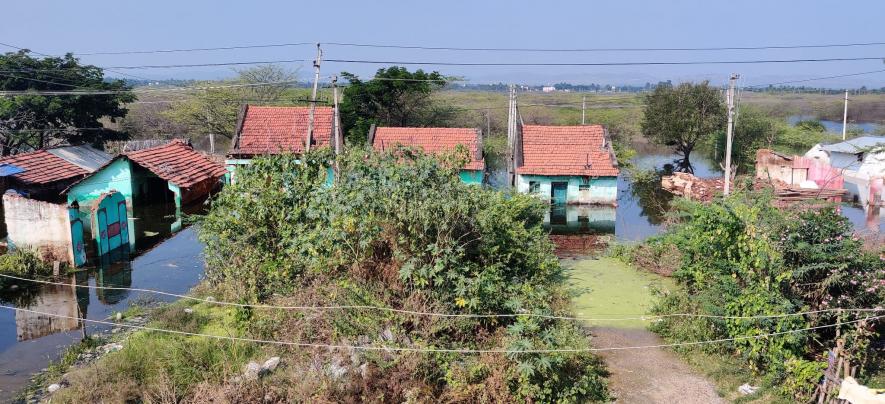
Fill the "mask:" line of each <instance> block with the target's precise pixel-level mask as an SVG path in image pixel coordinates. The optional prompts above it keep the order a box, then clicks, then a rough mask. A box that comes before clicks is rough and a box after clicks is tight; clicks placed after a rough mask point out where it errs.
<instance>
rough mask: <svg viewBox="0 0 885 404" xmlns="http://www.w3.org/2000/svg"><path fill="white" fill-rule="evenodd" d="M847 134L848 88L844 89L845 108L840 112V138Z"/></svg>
mask: <svg viewBox="0 0 885 404" xmlns="http://www.w3.org/2000/svg"><path fill="white" fill-rule="evenodd" d="M847 134H848V90H845V110H844V112H842V140H845V136H846V135H847Z"/></svg>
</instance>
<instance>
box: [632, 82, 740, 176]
mask: <svg viewBox="0 0 885 404" xmlns="http://www.w3.org/2000/svg"><path fill="white" fill-rule="evenodd" d="M724 123H725V104H724V103H723V102H722V97H721V96H720V94H719V90H718V89H717V88H714V87H711V86H710V85H709V83H707V82H703V83H699V84H692V83H682V84H680V85H678V86H676V87H673V86H669V85H661V86H658V87H656V88H655V91H654V92H652V93H651V94H649V95H648V96H647V97H646V105H645V113H644V115H643V118H642V133H643V134H644V135H645V137H646V138H648V139H649V140H650V141H651V142H653V143H656V144H660V145H664V146H670V147H673V148H674V149H675V151H676V153H678V154H679V155H681V156H682V159H681V160H679V161H678V165H679V167H678V168H679V169H680V170H682V171H687V172H693V171H694V170H693V169H692V167H691V162H690V160H689V157H690V156H691V152H692V151H693V150H694V148H695V146H696V145H697V144H699V143H703V142H704V141H706V140H707V139H708V138H709V137H710V136H712V135H713V133H714V132H716V131H717V130H720V129H721V128H722V127H723V126H724Z"/></svg>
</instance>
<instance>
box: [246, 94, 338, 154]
mask: <svg viewBox="0 0 885 404" xmlns="http://www.w3.org/2000/svg"><path fill="white" fill-rule="evenodd" d="M309 115H310V108H309V107H267V106H255V105H247V106H246V111H245V113H244V114H243V120H242V123H241V128H240V129H239V132H238V133H237V137H236V139H235V141H234V145H233V148H232V149H231V154H235V155H236V154H239V155H261V154H279V153H284V152H291V153H301V152H303V151H304V141H305V140H306V139H307V124H308V121H309ZM332 119H333V112H332V108H330V107H317V108H316V110H315V111H314V129H313V141H314V144H313V146H312V147H322V146H327V145H329V144H330V142H331V139H332Z"/></svg>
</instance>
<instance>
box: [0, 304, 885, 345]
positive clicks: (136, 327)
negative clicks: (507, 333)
mask: <svg viewBox="0 0 885 404" xmlns="http://www.w3.org/2000/svg"><path fill="white" fill-rule="evenodd" d="M0 308H4V309H7V310H16V311H22V312H26V313H32V314H38V315H42V316H49V317H55V318H63V319H69V320H77V321H83V322H84V323H93V324H102V325H109V326H114V327H123V328H129V329H134V330H142V331H152V332H160V333H166V334H177V335H186V336H194V337H204V338H213V339H220V340H228V341H237V342H250V343H259V344H272V345H286V346H296V347H301V348H324V349H352V350H361V351H388V352H416V353H461V354H480V353H500V354H538V353H578V352H603V351H623V350H634V349H654V348H672V347H678V346H693V345H706V344H715V343H722V342H734V341H741V340H748V339H759V338H766V337H773V336H778V335H786V334H794V333H799V332H805V331H814V330H820V329H826V328H834V327H839V326H843V325H849V324H856V323H860V322H864V321H867V320H877V319H879V318H882V317H885V316H873V317H865V318H862V319H858V320H852V321H844V322H843V321H840V322H836V323H833V324H825V325H819V326H814V327H806V328H801V329H794V330H786V331H779V332H773V333H765V334H756V335H744V336H738V337H731V338H721V339H715V340H703V341H691V342H674V343H669V344H657V345H634V346H619V347H603V348H561V349H470V348H409V347H395V346H394V347H392V346H383V345H382V346H378V345H374V346H372V345H345V344H324V343H312V342H297V341H277V340H265V339H257V338H244V337H234V336H230V335H213V334H202V333H194V332H187V331H178V330H169V329H165V328H158V327H148V326H141V325H134V324H125V323H115V322H111V321H102V320H92V319H87V318H80V317H74V316H66V315H62V314H57V313H47V312H42V311H37V310H31V309H20V308H16V307H12V306H6V305H0Z"/></svg>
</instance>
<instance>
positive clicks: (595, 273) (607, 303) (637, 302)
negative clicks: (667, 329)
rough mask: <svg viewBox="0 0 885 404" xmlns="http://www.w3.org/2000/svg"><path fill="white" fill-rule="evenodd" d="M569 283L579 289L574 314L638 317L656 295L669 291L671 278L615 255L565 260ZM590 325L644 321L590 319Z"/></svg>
mask: <svg viewBox="0 0 885 404" xmlns="http://www.w3.org/2000/svg"><path fill="white" fill-rule="evenodd" d="M565 266H566V267H567V268H568V274H569V275H570V277H569V279H570V281H571V285H572V286H573V287H575V288H577V289H578V290H579V291H580V294H579V295H577V296H576V297H575V298H574V299H573V302H574V311H575V315H576V316H579V317H590V318H600V319H604V318H617V317H641V316H643V315H646V314H649V313H651V309H652V307H653V303H654V301H655V295H656V292H657V293H669V292H671V291H673V290H674V288H675V284H674V282H673V281H672V280H671V279H668V278H664V277H661V276H658V275H653V274H649V273H645V272H641V271H637V270H636V269H634V268H632V267H630V266H629V265H627V264H625V263H624V262H622V261H619V260H617V259H614V258H605V257H603V258H596V259H581V260H577V261H574V262H567V263H566V264H565ZM588 325H591V326H610V327H619V328H644V327H646V326H647V325H648V322H647V321H642V320H640V319H636V320H629V321H615V320H612V321H605V320H601V321H593V322H592V323H589V324H588Z"/></svg>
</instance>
